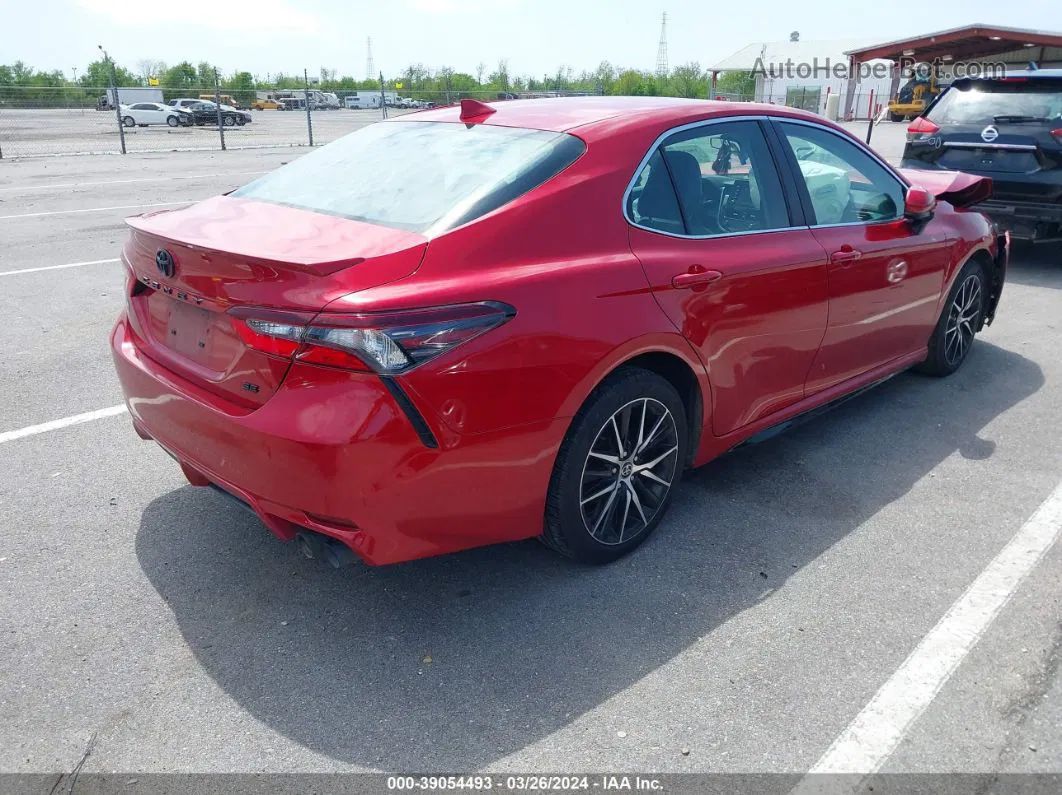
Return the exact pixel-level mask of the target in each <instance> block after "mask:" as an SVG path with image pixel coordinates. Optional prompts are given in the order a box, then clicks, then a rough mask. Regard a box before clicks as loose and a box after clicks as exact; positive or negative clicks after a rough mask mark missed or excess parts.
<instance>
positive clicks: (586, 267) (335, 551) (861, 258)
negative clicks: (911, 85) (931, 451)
mask: <svg viewBox="0 0 1062 795" xmlns="http://www.w3.org/2000/svg"><path fill="white" fill-rule="evenodd" d="M812 156H813V157H814V159H809V158H811V157H812ZM364 174H375V175H380V177H379V178H374V179H364V178H363V175H364ZM915 180H918V181H917V182H916V181H915ZM990 190H991V185H990V182H989V181H988V180H986V179H984V178H981V177H976V176H970V175H966V174H957V173H954V172H943V171H941V172H928V171H921V172H911V171H897V170H896V169H894V168H892V167H891V166H890V165H888V164H887V163H886V162H884V161H883V160H881V158H879V157H878V155H877V154H875V153H874V152H873V151H872V150H871V149H869V148H868V147H866V146H865V145H864V144H863V143H862V142H861V141H860V140H858V139H857V138H855V137H854V136H852V135H851V134H849V133H848V132H846V131H845V130H844V129H842V128H841V127H839V126H837V125H835V124H833V123H831V122H828V121H826V120H824V119H822V118H821V117H819V116H816V115H814V114H812V113H808V112H805V111H800V110H797V109H794V108H786V107H783V106H774V105H758V104H752V103H730V102H705V101H698V100H683V99H674V98H664V97H623V98H620V97H609V98H608V99H607V100H605V101H602V100H601V99H599V98H597V97H593V98H585V99H577V98H565V99H528V100H521V101H520V102H500V103H497V104H485V103H482V102H477V101H475V100H468V99H466V100H462V102H461V105H460V106H459V107H447V108H441V109H436V110H431V111H425V112H423V113H418V114H415V115H413V114H410V115H403V116H398V117H395V118H392V119H390V120H387V121H382V122H379V123H377V124H371V125H368V126H366V127H363V128H361V129H359V130H357V131H355V132H353V133H350V134H349V135H347V136H345V137H343V138H341V139H339V140H338V141H335V142H334V143H331V144H328V145H327V146H323V147H321V148H319V149H317V150H314V151H313V152H310V153H309V154H306V155H304V156H302V157H300V158H298V159H297V160H295V161H293V162H292V163H289V164H288V165H285V166H283V167H282V168H280V169H278V170H276V171H274V172H271V173H269V174H266V175H265V176H262V177H260V178H258V179H256V180H255V181H253V182H251V183H249V184H247V185H245V186H244V187H242V188H239V189H237V190H235V191H233V192H232V193H229V194H226V195H224V196H218V197H216V198H211V199H207V200H205V201H201V202H199V203H197V204H193V205H190V206H188V207H184V208H180V209H173V210H165V211H162V212H152V213H150V214H148V215H146V216H141V217H135V218H131V219H129V220H128V223H129V225H130V226H131V227H132V234H131V236H130V238H129V240H128V241H127V243H126V245H125V248H124V250H123V253H122V262H123V263H124V267H125V268H126V275H127V277H128V279H127V290H126V305H125V308H124V310H123V311H122V313H121V315H120V316H119V318H118V321H117V324H116V326H115V327H114V329H113V331H112V336H111V348H112V354H113V358H114V361H115V365H116V368H117V372H118V377H119V381H120V383H121V387H122V389H123V391H124V394H125V398H126V403H127V405H128V409H129V414H130V416H131V418H132V423H133V426H134V428H135V430H136V432H137V433H138V434H139V435H140V436H141V437H142V438H145V439H155V440H157V442H158V443H159V444H160V445H161V446H162V447H163V448H165V450H166V451H167V452H168V453H169V454H170V455H172V456H173V457H174V458H175V459H176V460H177V461H178V462H179V464H180V466H181V468H182V470H183V472H184V473H185V475H186V476H187V478H188V480H189V481H190V482H191V483H192V484H194V485H198V486H206V485H212V486H214V487H215V488H216V489H218V490H220V491H221V492H223V493H224V494H226V495H228V496H230V497H233V498H235V499H237V500H239V501H241V502H243V503H245V504H246V505H247V506H250V507H251V509H253V510H254V511H255V513H256V514H257V515H258V516H259V517H260V518H261V520H262V521H263V523H264V524H265V525H266V526H267V527H269V528H270V529H271V530H272V531H273V533H275V534H276V535H277V536H278V537H280V538H282V539H286V540H294V539H299V541H300V543H301V544H302V545H303V547H304V550H305V551H307V552H308V553H309V554H311V555H320V554H321V553H322V552H323V553H324V555H325V557H327V558H328V559H329V560H330V561H331V562H334V563H337V564H338V563H341V562H343V561H344V560H349V559H352V558H354V557H355V556H357V557H360V558H362V559H363V560H365V561H367V562H369V563H372V564H384V563H394V562H398V561H404V560H410V559H413V558H419V557H425V556H429V555H436V554H441V553H446V552H453V551H457V550H461V549H467V548H470V547H476V546H481V545H484V544H490V543H495V542H502V541H516V540H521V539H529V538H536V537H537V538H539V539H540V540H542V541H543V542H544V543H545V544H546V545H548V546H549V547H551V548H552V549H554V550H556V551H557V552H559V553H561V554H563V555H567V556H569V557H572V558H574V559H576V560H579V561H585V562H593V563H602V562H606V561H610V560H614V559H616V558H618V557H620V556H621V555H623V554H625V553H627V552H630V551H631V550H632V549H634V548H635V547H636V546H637V545H638V544H640V543H641V542H642V541H644V540H645V539H646V537H648V535H649V534H650V533H651V532H652V531H653V529H654V528H655V527H656V526H657V525H658V524H659V523H660V521H661V519H662V518H663V517H664V515H665V512H666V511H667V508H668V505H669V502H670V500H671V498H672V495H673V493H674V491H675V490H676V489H678V488H681V485H680V478H681V475H682V473H683V471H684V470H686V469H687V468H690V467H695V466H700V465H701V464H704V463H706V462H708V461H710V460H712V459H714V458H717V457H719V456H721V455H723V454H724V453H725V452H727V451H729V450H731V449H733V448H734V447H736V446H738V445H740V444H748V443H755V442H761V441H764V440H766V439H768V438H770V437H771V436H773V435H774V434H776V433H777V432H779V431H780V430H783V429H785V428H786V427H788V426H789V425H792V424H793V423H795V422H797V421H799V420H801V419H807V418H809V417H811V416H814V415H815V414H817V413H819V412H821V411H822V410H824V409H826V408H828V407H831V406H833V405H836V404H837V403H838V402H840V401H842V400H844V399H845V398H848V397H850V396H852V395H854V394H855V393H857V392H859V391H862V390H864V389H867V388H869V387H871V386H874V385H876V384H878V383H880V382H881V381H883V380H884V379H886V378H888V377H890V376H892V375H895V374H897V373H900V372H903V371H905V370H907V369H908V368H911V367H917V368H919V369H920V370H921V371H923V372H925V373H927V374H930V375H934V376H946V375H949V374H951V373H954V372H955V371H956V370H958V369H959V368H960V367H961V366H962V364H963V362H964V361H965V360H966V358H967V357H968V355H970V352H971V350H976V346H975V345H974V344H973V343H974V337H975V334H977V333H978V332H979V331H981V329H982V328H983V326H985V325H986V324H989V323H991V322H992V320H993V318H994V317H995V313H996V306H997V302H998V300H999V297H1000V293H1001V290H1002V288H1003V281H1004V276H1005V271H1006V267H1007V255H1008V252H1007V248H1008V246H1007V238H1006V237H1005V236H998V235H996V234H994V233H993V229H992V225H991V223H990V222H989V220H988V219H987V218H985V216H984V215H982V214H981V213H979V212H976V211H970V210H969V209H968V206H969V205H970V204H972V203H975V202H977V201H980V200H983V199H984V198H985V196H986V194H987V193H988V192H990ZM543 230H548V231H549V234H544V233H543ZM968 386H969V387H970V388H977V384H976V380H975V379H974V380H971V381H970V382H969V384H968ZM931 395H932V392H926V391H924V390H919V400H927V399H932V397H931ZM937 399H939V400H943V401H946V400H948V399H949V398H948V393H947V391H940V392H938V393H937ZM172 531H173V532H174V533H180V532H181V529H180V528H179V527H175V528H173V530H172ZM662 543H666V541H663V542H662Z"/></svg>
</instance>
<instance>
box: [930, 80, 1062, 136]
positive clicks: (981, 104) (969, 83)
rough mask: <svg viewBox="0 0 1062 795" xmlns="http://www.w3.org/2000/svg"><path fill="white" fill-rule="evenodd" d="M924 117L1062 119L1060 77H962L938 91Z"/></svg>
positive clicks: (951, 120)
mask: <svg viewBox="0 0 1062 795" xmlns="http://www.w3.org/2000/svg"><path fill="white" fill-rule="evenodd" d="M926 118H928V119H929V120H930V121H932V122H935V123H936V124H978V125H988V124H1008V123H1019V124H1020V123H1023V122H1030V123H1031V122H1042V123H1058V122H1062V80H1048V79H1042V78H1040V79H1028V80H1021V79H1018V80H1015V81H1014V82H1010V81H1007V82H999V81H994V80H964V81H961V82H958V83H956V84H955V85H953V86H951V87H950V88H948V90H947V91H945V92H944V93H943V94H941V96H940V99H938V100H937V102H936V104H934V105H933V107H932V108H930V109H929V112H928V113H927V114H926Z"/></svg>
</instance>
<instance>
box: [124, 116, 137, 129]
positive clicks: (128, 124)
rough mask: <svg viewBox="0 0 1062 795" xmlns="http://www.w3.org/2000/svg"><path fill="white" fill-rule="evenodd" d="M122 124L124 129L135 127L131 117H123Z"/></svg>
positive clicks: (134, 121) (134, 120)
mask: <svg viewBox="0 0 1062 795" xmlns="http://www.w3.org/2000/svg"><path fill="white" fill-rule="evenodd" d="M122 124H124V125H125V126H126V127H136V119H134V118H133V117H132V116H123V117H122Z"/></svg>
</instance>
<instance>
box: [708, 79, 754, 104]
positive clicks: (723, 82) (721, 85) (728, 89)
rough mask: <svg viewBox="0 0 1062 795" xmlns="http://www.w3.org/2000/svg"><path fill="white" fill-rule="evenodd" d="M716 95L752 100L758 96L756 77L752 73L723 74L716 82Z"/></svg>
mask: <svg viewBox="0 0 1062 795" xmlns="http://www.w3.org/2000/svg"><path fill="white" fill-rule="evenodd" d="M715 93H716V94H740V95H741V97H742V98H744V99H752V98H753V97H754V96H755V95H756V76H755V75H753V74H752V72H723V74H722V75H720V76H719V78H718V79H717V80H716V82H715ZM713 99H714V97H713Z"/></svg>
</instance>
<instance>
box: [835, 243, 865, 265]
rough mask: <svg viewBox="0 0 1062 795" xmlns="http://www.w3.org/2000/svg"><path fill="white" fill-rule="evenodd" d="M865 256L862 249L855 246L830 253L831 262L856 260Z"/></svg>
mask: <svg viewBox="0 0 1062 795" xmlns="http://www.w3.org/2000/svg"><path fill="white" fill-rule="evenodd" d="M862 256H863V252H862V251H856V250H855V249H854V248H851V247H846V248H842V249H841V250H840V251H835V252H833V253H832V254H830V262H833V263H837V262H854V261H855V260H857V259H859V258H860V257H862Z"/></svg>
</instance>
